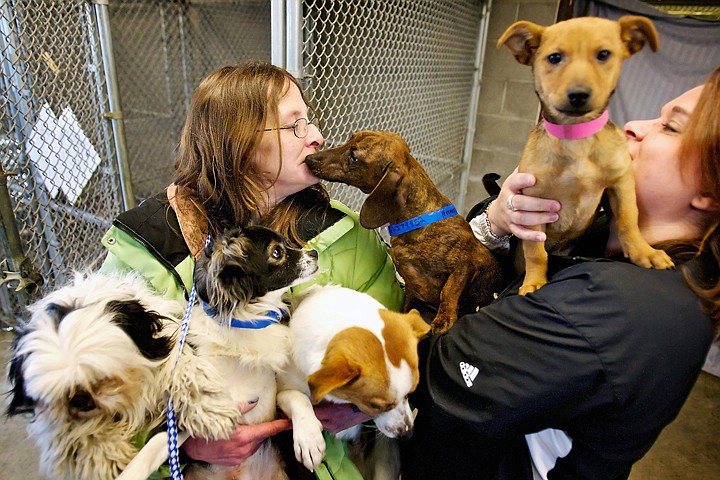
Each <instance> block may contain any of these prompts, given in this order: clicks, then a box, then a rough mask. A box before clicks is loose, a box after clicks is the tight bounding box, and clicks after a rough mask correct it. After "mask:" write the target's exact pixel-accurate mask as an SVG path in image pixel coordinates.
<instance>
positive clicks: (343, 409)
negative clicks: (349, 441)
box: [315, 402, 370, 433]
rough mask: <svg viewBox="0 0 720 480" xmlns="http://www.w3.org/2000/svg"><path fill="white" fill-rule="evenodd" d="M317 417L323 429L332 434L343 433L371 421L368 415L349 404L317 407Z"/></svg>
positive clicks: (331, 404)
mask: <svg viewBox="0 0 720 480" xmlns="http://www.w3.org/2000/svg"><path fill="white" fill-rule="evenodd" d="M315 416H316V417H317V419H318V420H320V422H321V423H322V424H323V428H324V429H325V430H327V431H328V432H331V433H337V432H341V431H343V430H345V429H346V428H350V427H354V426H355V425H357V424H359V423H362V422H366V421H368V420H370V417H369V416H368V415H365V414H364V413H362V412H361V411H360V410H357V408H355V407H353V406H352V405H350V404H349V403H332V402H324V403H321V404H319V405H316V406H315Z"/></svg>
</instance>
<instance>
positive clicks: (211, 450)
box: [183, 418, 292, 467]
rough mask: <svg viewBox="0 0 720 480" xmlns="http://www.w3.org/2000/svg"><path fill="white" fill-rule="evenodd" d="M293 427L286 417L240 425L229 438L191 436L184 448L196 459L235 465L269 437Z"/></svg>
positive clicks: (229, 465) (217, 463) (228, 465)
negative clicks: (256, 423)
mask: <svg viewBox="0 0 720 480" xmlns="http://www.w3.org/2000/svg"><path fill="white" fill-rule="evenodd" d="M291 428H292V422H291V421H290V420H288V419H286V418H282V419H279V420H273V421H272V422H265V423H260V424H258V425H238V426H237V428H235V431H234V432H233V433H232V434H231V435H230V438H229V439H227V440H206V439H204V438H195V437H190V438H188V439H187V441H185V443H184V444H183V450H184V451H185V453H186V454H187V456H188V457H190V458H192V459H194V460H201V461H203V462H208V463H212V464H216V465H223V466H226V467H233V466H235V465H239V464H240V463H242V462H243V461H244V460H245V459H246V458H248V457H250V456H251V455H252V454H254V453H255V452H256V451H257V450H258V448H260V446H261V445H262V443H263V442H264V441H265V440H267V439H268V437H272V436H273V435H276V434H278V433H280V432H282V431H284V430H290V429H291Z"/></svg>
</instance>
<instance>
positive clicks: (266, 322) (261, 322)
mask: <svg viewBox="0 0 720 480" xmlns="http://www.w3.org/2000/svg"><path fill="white" fill-rule="evenodd" d="M201 302H202V301H201ZM202 307H203V310H204V311H205V313H206V314H207V315H209V316H211V317H214V316H215V315H217V313H218V311H217V309H216V308H212V307H211V306H210V305H208V304H207V303H205V302H202ZM263 317H265V318H260V319H257V320H238V319H237V318H231V319H230V326H231V327H233V328H250V329H253V330H260V329H261V328H266V327H269V326H270V325H273V324H275V323H279V322H281V321H282V320H284V319H286V318H289V317H290V314H289V313H288V312H287V310H283V309H282V308H281V309H280V310H279V311H276V310H270V311H267V312H265V313H264V314H263Z"/></svg>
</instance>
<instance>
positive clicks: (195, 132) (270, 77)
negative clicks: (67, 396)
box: [102, 62, 404, 466]
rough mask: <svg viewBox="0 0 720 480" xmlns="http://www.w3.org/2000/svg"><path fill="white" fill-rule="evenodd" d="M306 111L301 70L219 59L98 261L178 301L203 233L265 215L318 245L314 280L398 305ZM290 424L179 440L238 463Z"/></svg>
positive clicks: (396, 289)
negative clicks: (339, 192) (154, 182)
mask: <svg viewBox="0 0 720 480" xmlns="http://www.w3.org/2000/svg"><path fill="white" fill-rule="evenodd" d="M311 112H313V109H312V107H310V106H309V103H308V101H307V99H306V98H305V96H304V95H303V93H302V89H301V88H300V85H299V83H298V82H297V80H296V79H295V78H294V77H293V76H292V75H290V74H289V73H288V72H287V71H285V70H283V69H281V68H278V67H275V66H273V65H271V64H268V63H261V62H252V63H247V64H243V65H235V66H225V67H222V68H219V69H217V70H215V71H213V72H211V73H210V74H209V75H207V76H206V77H205V78H204V79H203V80H202V81H201V82H200V85H199V86H198V87H197V89H196V90H195V92H194V94H193V98H192V102H191V104H190V108H189V111H188V115H187V119H186V122H185V126H184V128H183V131H182V136H181V139H180V148H179V152H178V156H177V159H176V161H175V168H174V178H173V183H172V184H171V185H170V186H169V187H168V188H167V190H166V191H165V192H162V193H160V194H159V195H156V196H155V197H152V198H149V199H147V200H145V201H144V202H143V203H142V204H141V205H139V206H138V207H136V208H134V209H132V210H129V211H127V212H124V213H122V214H120V215H119V216H118V217H117V218H116V219H115V221H114V222H113V226H112V227H111V228H110V230H109V231H108V232H107V234H106V235H105V236H104V237H103V244H104V245H105V246H106V247H107V249H108V250H109V253H108V255H107V258H106V260H105V263H104V264H103V267H102V270H103V271H105V272H112V271H129V270H134V271H137V272H139V273H140V274H142V275H143V277H144V278H145V279H147V281H148V282H149V283H150V284H151V285H152V287H153V288H154V289H155V290H157V291H158V292H163V294H164V295H165V296H167V297H168V298H173V299H176V300H179V301H184V300H185V298H187V294H188V292H189V291H190V289H191V288H192V284H193V269H194V265H195V259H196V258H197V257H198V255H199V254H200V253H201V252H202V251H203V248H204V245H205V239H206V237H207V236H208V234H211V235H214V234H217V233H219V232H222V231H224V230H225V229H228V228H231V227H235V226H243V225H248V224H251V223H262V224H264V225H266V226H269V227H271V228H273V229H275V230H277V231H279V232H280V233H282V234H284V235H285V237H286V238H287V240H288V242H289V243H290V244H292V245H294V246H296V247H300V246H302V247H306V248H312V249H314V250H316V251H317V252H318V267H319V273H318V274H317V275H316V276H315V277H314V278H313V280H312V282H314V283H322V284H325V283H334V284H337V285H342V286H345V287H349V288H353V289H355V290H359V291H362V292H366V293H368V294H370V295H372V296H373V297H375V298H376V299H377V300H379V301H380V302H381V303H382V304H383V305H385V306H386V307H387V308H389V309H392V310H399V309H400V308H402V305H403V295H404V294H403V290H402V287H401V286H400V285H399V284H398V283H397V280H396V276H395V269H394V266H393V264H392V260H391V259H390V256H389V255H388V252H387V245H386V244H385V243H384V242H383V241H382V240H381V238H380V237H379V236H378V234H377V233H376V232H375V231H372V230H366V229H364V228H363V227H362V226H361V225H360V222H359V219H358V215H357V213H356V212H354V211H352V210H350V209H349V208H348V207H346V206H344V205H342V204H341V203H339V202H336V201H331V200H330V199H329V197H328V194H327V192H326V191H325V189H324V188H323V186H322V185H321V184H320V183H319V179H318V178H317V177H315V176H314V175H313V174H312V173H311V172H310V170H309V169H308V167H307V165H305V157H306V156H307V155H309V154H311V153H314V152H315V151H317V149H318V148H319V147H320V146H322V145H323V143H324V138H323V136H322V133H320V130H319V129H318V127H317V126H316V124H315V122H314V120H313V118H314V117H313V116H312V115H311ZM303 287H304V285H301V286H299V287H297V288H296V290H297V289H301V288H303ZM288 428H290V423H289V421H288V420H277V421H275V422H270V423H267V424H263V425H257V426H240V427H238V430H237V431H236V432H235V434H234V435H233V436H232V437H231V439H230V440H228V441H223V442H206V441H204V440H202V439H190V440H188V441H187V442H186V443H185V445H184V446H183V448H184V450H185V452H186V453H188V454H189V455H190V456H191V457H192V458H195V459H198V460H203V461H207V462H209V463H215V464H222V465H227V466H233V465H237V464H239V463H240V462H242V460H244V459H245V458H247V457H248V456H249V455H251V454H252V453H253V452H254V451H255V450H256V449H257V448H258V446H259V445H260V444H261V443H262V442H263V441H264V440H265V439H266V438H267V437H268V436H270V435H272V434H275V433H277V432H279V431H281V430H285V429H288Z"/></svg>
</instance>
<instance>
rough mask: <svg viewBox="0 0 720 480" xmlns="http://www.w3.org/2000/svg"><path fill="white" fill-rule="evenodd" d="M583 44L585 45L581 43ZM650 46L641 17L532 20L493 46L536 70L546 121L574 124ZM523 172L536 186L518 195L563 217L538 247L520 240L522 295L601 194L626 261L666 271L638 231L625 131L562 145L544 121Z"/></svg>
mask: <svg viewBox="0 0 720 480" xmlns="http://www.w3.org/2000/svg"><path fill="white" fill-rule="evenodd" d="M578 39H582V41H578ZM646 43H648V44H649V45H650V47H651V48H652V49H653V51H654V50H656V49H657V46H658V39H657V33H656V31H655V27H654V26H653V24H652V23H651V22H650V20H648V19H647V18H644V17H636V16H624V17H621V18H620V19H619V20H618V21H612V20H607V19H603V18H593V17H582V18H574V19H571V20H566V21H564V22H559V23H557V24H555V25H552V26H549V27H542V26H539V25H535V24H534V23H530V22H525V21H521V22H517V23H515V24H513V25H511V26H510V27H509V28H508V29H507V30H506V31H505V33H504V34H503V35H502V37H501V38H500V40H499V41H498V44H497V45H498V47H500V46H502V45H505V46H507V47H508V48H509V49H510V51H511V53H512V54H513V55H514V56H515V58H516V59H517V61H518V62H519V63H521V64H524V65H530V66H531V67H532V69H533V79H534V82H535V91H536V93H537V95H538V97H539V99H540V103H541V105H542V110H543V114H544V116H545V118H546V119H547V120H548V121H549V122H551V123H554V124H558V125H572V124H579V123H583V122H588V121H591V120H594V119H596V118H598V117H600V116H601V115H602V113H603V112H604V111H605V109H606V108H607V105H608V103H609V101H610V96H611V95H612V93H613V92H614V90H615V85H616V83H617V79H618V77H619V75H620V68H621V66H622V62H623V60H624V59H626V58H628V57H630V56H631V55H633V54H635V53H636V52H638V51H639V50H640V49H642V48H643V46H644V45H645V44H646ZM518 170H519V171H520V172H530V173H532V174H534V175H535V178H536V179H537V183H536V184H535V185H534V186H532V187H530V188H526V189H524V191H523V193H524V194H526V195H532V196H535V197H545V198H554V199H557V200H559V201H560V203H561V204H562V209H561V210H560V212H559V215H560V218H559V219H558V221H556V222H555V223H550V224H548V225H543V226H538V227H537V230H544V231H545V232H546V233H547V238H548V239H547V242H546V243H545V245H543V243H541V242H529V241H528V242H523V252H524V255H525V264H526V274H525V280H524V282H523V285H522V287H521V288H520V293H521V294H523V295H525V294H527V293H530V292H534V291H535V290H537V289H538V288H540V287H541V286H542V285H544V284H545V283H546V282H547V261H548V258H547V252H546V249H545V248H546V247H547V248H548V249H554V248H558V249H560V248H563V246H564V245H566V244H567V243H568V242H569V241H571V240H572V239H574V238H576V237H578V236H579V235H580V234H582V233H583V232H584V231H585V230H586V229H587V227H588V226H589V225H590V222H592V219H593V217H594V214H595V212H596V210H597V207H598V205H599V203H600V200H601V197H602V195H603V192H607V195H608V199H609V202H610V208H611V209H612V211H613V213H614V215H615V220H616V222H617V232H618V237H619V239H620V243H621V246H622V249H623V252H624V253H625V256H626V257H628V258H630V260H631V261H632V262H633V263H635V264H637V265H640V266H643V267H647V268H650V267H652V268H671V267H672V266H673V263H672V260H670V257H668V256H667V255H666V254H665V252H663V251H661V250H656V249H654V248H652V247H651V246H650V245H648V244H647V242H646V241H645V240H644V239H643V238H642V235H641V234H640V230H639V229H638V225H637V221H638V210H637V203H636V199H635V180H634V177H633V171H632V166H631V159H630V154H629V153H628V149H627V143H626V140H625V136H624V135H623V133H622V131H621V130H620V129H619V128H618V127H616V126H615V125H614V124H613V123H612V122H608V123H607V124H606V125H605V127H604V128H603V129H602V130H600V131H599V132H598V133H596V134H595V135H591V136H589V137H586V138H582V139H572V140H569V139H559V138H556V137H554V136H552V135H550V134H549V133H548V132H547V128H546V127H545V125H544V123H543V122H540V123H538V125H537V127H535V129H534V130H533V131H532V132H531V134H530V137H529V139H528V141H527V144H526V146H525V150H524V152H523V155H522V158H521V160H520V165H519V167H518Z"/></svg>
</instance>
